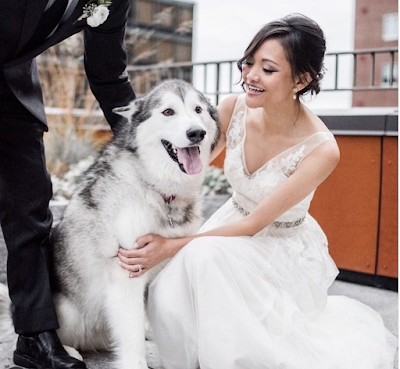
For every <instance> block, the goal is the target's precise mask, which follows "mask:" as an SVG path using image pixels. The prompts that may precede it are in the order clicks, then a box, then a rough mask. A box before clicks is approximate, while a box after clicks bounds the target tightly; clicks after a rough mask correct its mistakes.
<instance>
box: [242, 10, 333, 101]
mask: <svg viewBox="0 0 400 369" xmlns="http://www.w3.org/2000/svg"><path fill="white" fill-rule="evenodd" d="M267 39H277V40H279V41H280V43H281V45H282V47H283V49H284V50H285V53H286V57H287V59H288V61H289V63H290V65H291V67H292V75H293V79H295V78H296V77H298V76H301V75H302V74H303V73H307V72H308V73H309V74H310V76H311V82H310V83H309V84H308V86H306V87H305V88H303V89H302V90H301V91H299V92H298V95H304V94H306V93H307V92H311V94H313V93H315V94H318V92H319V91H320V85H319V83H320V81H321V79H322V77H323V74H324V55H325V50H326V45H325V37H324V34H323V32H322V30H321V28H320V27H319V26H318V24H317V23H315V22H314V21H313V20H311V19H310V18H308V17H306V16H304V15H302V14H290V15H288V16H286V17H284V18H281V19H278V20H275V21H272V22H270V23H268V24H266V25H265V26H263V27H262V28H261V29H260V31H259V32H258V33H257V34H256V35H255V37H254V38H253V40H252V41H251V43H250V45H249V46H248V47H247V49H246V51H245V53H244V56H243V57H242V58H241V59H240V60H239V61H238V62H237V66H238V68H239V70H240V71H242V65H243V63H244V62H245V61H246V60H247V59H249V58H251V57H253V55H254V53H255V52H256V51H257V50H258V48H259V47H260V46H261V45H262V44H263V43H264V41H266V40H267Z"/></svg>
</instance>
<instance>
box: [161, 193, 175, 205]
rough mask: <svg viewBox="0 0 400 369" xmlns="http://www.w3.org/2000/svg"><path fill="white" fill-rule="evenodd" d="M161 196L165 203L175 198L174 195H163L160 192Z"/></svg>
mask: <svg viewBox="0 0 400 369" xmlns="http://www.w3.org/2000/svg"><path fill="white" fill-rule="evenodd" d="M161 196H162V197H163V199H164V201H165V202H166V203H167V204H169V203H171V201H174V200H175V199H176V196H175V195H163V194H161Z"/></svg>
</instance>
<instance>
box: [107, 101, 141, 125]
mask: <svg viewBox="0 0 400 369" xmlns="http://www.w3.org/2000/svg"><path fill="white" fill-rule="evenodd" d="M142 106H143V100H142V99H137V100H134V101H132V102H130V103H129V105H127V106H122V107H120V108H114V109H113V110H112V111H113V113H115V114H119V115H121V116H123V117H124V118H126V119H127V120H128V121H130V120H131V119H132V118H133V117H135V116H136V115H137V114H138V113H140V111H141V110H142Z"/></svg>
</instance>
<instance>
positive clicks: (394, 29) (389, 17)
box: [382, 13, 399, 42]
mask: <svg viewBox="0 0 400 369" xmlns="http://www.w3.org/2000/svg"><path fill="white" fill-rule="evenodd" d="M398 39H399V15H398V13H387V14H384V15H383V17H382V40H383V41H386V42H388V41H397V40H398Z"/></svg>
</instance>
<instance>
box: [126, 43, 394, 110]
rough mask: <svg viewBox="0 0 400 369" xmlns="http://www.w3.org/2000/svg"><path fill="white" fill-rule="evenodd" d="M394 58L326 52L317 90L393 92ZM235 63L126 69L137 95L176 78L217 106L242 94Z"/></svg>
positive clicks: (370, 52)
mask: <svg viewBox="0 0 400 369" xmlns="http://www.w3.org/2000/svg"><path fill="white" fill-rule="evenodd" d="M397 59H398V48H397V47H392V48H379V49H365V50H355V51H344V52H331V53H326V55H325V65H326V68H327V75H326V76H325V78H324V80H323V83H322V86H321V90H322V91H379V90H397V88H398V80H397V78H398V77H397V74H398V72H397ZM236 62H237V61H236V60H225V61H210V62H197V63H192V62H183V63H171V64H155V65H145V66H133V65H131V66H128V73H129V75H130V78H131V80H132V83H133V86H134V88H135V91H136V92H137V95H138V96H141V95H143V94H145V93H147V92H148V91H149V89H150V88H151V87H152V86H154V85H156V84H157V83H159V82H161V81H163V80H165V79H169V78H180V79H185V80H187V81H188V82H190V83H192V84H193V85H194V86H195V87H196V88H197V89H199V90H200V91H202V92H203V93H205V94H206V95H210V96H214V97H215V103H216V104H218V102H219V101H220V98H221V96H223V95H227V94H232V93H240V92H241V91H242V89H241V87H240V85H239V84H238V83H237V82H239V80H240V73H239V71H238V68H237V66H236ZM383 64H385V65H386V66H387V67H386V69H385V70H387V73H386V74H387V75H386V76H385V78H384V81H382V77H381V76H379V74H378V72H379V68H381V74H382V65H383ZM366 70H367V72H366ZM328 72H329V75H328ZM345 74H346V76H344V75H345ZM366 74H368V75H366Z"/></svg>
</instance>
